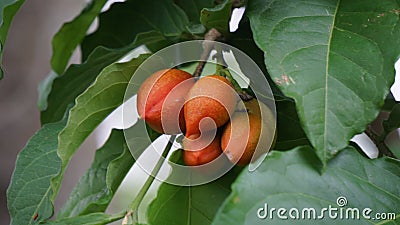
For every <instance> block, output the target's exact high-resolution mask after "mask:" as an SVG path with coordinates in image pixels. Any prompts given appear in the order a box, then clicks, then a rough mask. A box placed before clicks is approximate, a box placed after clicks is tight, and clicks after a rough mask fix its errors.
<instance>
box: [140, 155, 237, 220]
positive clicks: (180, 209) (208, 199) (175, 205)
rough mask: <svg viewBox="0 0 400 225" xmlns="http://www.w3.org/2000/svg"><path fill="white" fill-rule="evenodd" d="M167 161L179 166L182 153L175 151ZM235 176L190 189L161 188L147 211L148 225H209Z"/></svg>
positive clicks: (233, 173) (168, 186)
mask: <svg viewBox="0 0 400 225" xmlns="http://www.w3.org/2000/svg"><path fill="white" fill-rule="evenodd" d="M170 161H171V162H181V163H182V151H181V150H178V151H175V152H174V153H173V155H172V156H171V158H170ZM172 173H173V171H172ZM236 175H237V174H236V171H235V170H233V171H231V172H229V173H228V174H226V175H224V176H223V177H221V178H219V179H218V180H215V181H213V182H210V183H207V184H203V185H199V186H194V187H190V186H188V187H187V186H177V185H172V184H168V183H163V184H161V186H160V188H159V190H158V193H157V197H156V198H155V199H154V200H153V201H152V202H151V204H150V206H149V208H148V212H147V213H148V221H149V224H163V225H175V224H191V225H197V224H202V225H205V224H210V223H211V221H212V219H213V218H214V215H215V213H216V212H217V210H218V208H219V207H220V205H221V204H222V202H223V201H224V200H225V198H226V197H227V196H228V195H229V193H230V192H231V190H230V185H231V183H232V182H233V181H234V179H235V177H236Z"/></svg>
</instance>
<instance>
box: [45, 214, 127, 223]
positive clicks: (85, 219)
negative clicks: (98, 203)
mask: <svg viewBox="0 0 400 225" xmlns="http://www.w3.org/2000/svg"><path fill="white" fill-rule="evenodd" d="M124 215H125V214H124V213H118V214H116V215H108V214H105V213H91V214H87V215H83V216H75V217H69V218H62V219H58V220H54V221H47V222H45V223H43V224H44V225H71V224H85V225H103V224H109V223H112V222H114V221H118V220H120V219H122V218H123V217H124Z"/></svg>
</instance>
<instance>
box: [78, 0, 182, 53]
mask: <svg viewBox="0 0 400 225" xmlns="http://www.w3.org/2000/svg"><path fill="white" fill-rule="evenodd" d="M187 24H188V19H187V16H186V14H185V13H184V12H183V11H182V9H180V8H179V7H177V6H176V5H175V4H174V3H173V1H172V0H152V1H125V2H117V3H114V4H113V5H112V6H111V7H110V9H109V10H107V11H106V12H103V13H101V14H100V17H99V28H98V29H97V30H96V31H95V32H94V33H92V34H90V35H88V36H87V37H85V39H84V40H83V42H82V45H81V48H82V59H83V60H86V58H87V57H88V56H89V54H90V53H91V52H92V51H93V50H94V49H95V48H96V47H98V46H104V47H107V48H121V47H124V46H126V45H129V44H130V43H132V42H133V41H134V39H135V35H134V34H139V33H143V32H149V31H153V30H154V31H157V32H159V33H161V34H162V35H163V36H165V38H166V39H168V40H169V41H168V43H169V44H171V43H173V42H174V41H175V40H176V39H177V38H178V37H179V36H180V35H181V34H182V32H183V31H185V27H186V25H187ZM144 44H147V43H144ZM150 49H152V48H151V46H150Z"/></svg>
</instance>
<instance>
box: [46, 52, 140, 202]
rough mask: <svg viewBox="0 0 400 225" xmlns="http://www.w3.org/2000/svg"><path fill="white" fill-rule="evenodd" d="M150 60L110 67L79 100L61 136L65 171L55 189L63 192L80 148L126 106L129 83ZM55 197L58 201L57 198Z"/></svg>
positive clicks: (138, 59) (61, 155) (62, 170)
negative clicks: (66, 176) (65, 173)
mask: <svg viewBox="0 0 400 225" xmlns="http://www.w3.org/2000/svg"><path fill="white" fill-rule="evenodd" d="M147 57H148V55H141V56H139V57H138V58H135V59H132V60H131V61H129V62H126V63H115V64H112V65H110V66H108V67H107V68H105V69H104V70H103V71H102V72H101V74H100V75H99V76H98V77H97V79H96V81H95V82H94V83H93V84H92V85H91V86H90V87H89V88H88V89H87V90H86V91H85V92H83V93H82V94H81V95H80V96H78V97H77V99H76V104H75V106H74V107H73V108H72V109H71V110H70V115H69V118H68V122H67V125H66V126H65V128H64V129H63V130H62V131H61V132H60V134H59V143H58V150H57V153H58V156H59V157H60V158H61V171H60V173H59V174H58V175H57V176H56V177H54V178H53V179H52V185H53V186H54V187H55V189H58V188H59V186H60V183H61V180H62V178H63V175H64V172H65V169H66V167H67V165H68V163H69V161H70V159H71V157H72V156H73V154H74V153H75V152H76V150H77V149H78V147H79V146H80V145H81V144H82V143H83V141H84V140H85V139H86V138H87V137H88V136H89V134H90V133H91V132H92V131H93V130H94V129H95V128H96V127H97V125H99V124H100V122H101V121H103V120H104V119H105V118H106V117H107V116H108V115H109V114H110V113H111V112H112V111H113V110H114V109H116V108H117V107H118V106H119V105H121V104H122V103H123V100H124V94H125V90H126V87H127V86H128V83H129V81H130V80H131V78H132V76H133V74H134V72H135V71H136V69H137V68H138V67H139V65H140V64H141V63H142V62H143V61H144V60H145V59H146V58H147ZM143 79H145V78H143ZM52 197H53V198H55V196H54V195H53V196H52Z"/></svg>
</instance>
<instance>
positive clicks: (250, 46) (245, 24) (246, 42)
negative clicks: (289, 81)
mask: <svg viewBox="0 0 400 225" xmlns="http://www.w3.org/2000/svg"><path fill="white" fill-rule="evenodd" d="M243 17H244V18H243V19H242V20H241V21H240V23H239V28H238V29H237V31H235V32H233V33H230V35H229V38H228V40H227V43H228V44H230V45H232V46H234V47H236V48H238V49H240V50H241V51H243V52H244V53H246V54H247V55H248V56H249V57H250V58H251V59H252V60H253V61H254V62H255V63H256V64H257V65H258V67H259V68H260V70H261V71H262V72H263V73H264V76H265V78H267V80H268V83H269V85H270V87H271V90H272V92H273V94H274V96H281V97H284V95H283V94H282V92H281V91H280V90H279V88H278V87H277V86H276V85H275V84H274V82H273V80H272V78H271V76H270V75H269V74H268V71H267V68H266V66H265V63H264V52H263V51H262V50H261V49H260V48H259V47H258V46H257V45H256V43H255V42H254V39H253V35H252V33H251V28H250V21H249V20H248V18H247V17H246V15H244V16H243ZM233 54H236V51H234V52H233ZM239 67H240V68H241V70H242V72H244V73H245V72H246V70H245V69H244V68H243V66H242V63H239Z"/></svg>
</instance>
